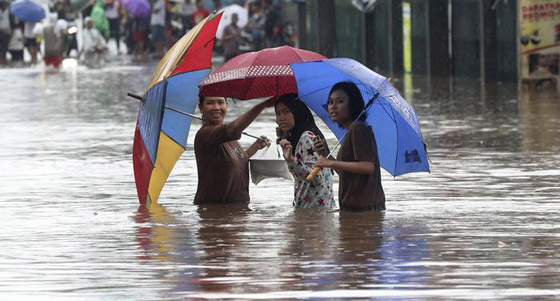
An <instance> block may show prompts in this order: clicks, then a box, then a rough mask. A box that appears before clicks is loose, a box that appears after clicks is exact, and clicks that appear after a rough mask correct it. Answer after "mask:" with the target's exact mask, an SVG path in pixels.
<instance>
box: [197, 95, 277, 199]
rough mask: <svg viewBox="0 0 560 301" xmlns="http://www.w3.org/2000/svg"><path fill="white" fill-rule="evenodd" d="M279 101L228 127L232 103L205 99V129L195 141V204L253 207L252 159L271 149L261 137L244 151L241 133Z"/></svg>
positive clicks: (260, 106)
mask: <svg viewBox="0 0 560 301" xmlns="http://www.w3.org/2000/svg"><path fill="white" fill-rule="evenodd" d="M274 103H275V99H269V100H266V101H263V102H261V103H259V104H257V105H255V106H254V107H253V108H251V109H250V110H249V111H247V112H245V113H244V114H242V115H241V116H239V117H237V118H236V119H235V120H234V121H232V122H229V123H226V124H224V117H225V115H226V114H227V109H228V103H227V101H226V99H225V98H223V97H201V98H200V101H199V104H198V108H199V109H200V111H201V112H202V116H203V118H204V125H203V126H202V127H201V128H200V129H199V130H198V132H197V133H196V137H195V138H194V153H195V157H196V165H197V169H198V187H197V189H196V195H195V197H194V203H195V204H230V203H249V165H248V162H249V158H250V157H251V156H253V155H254V154H255V152H256V151H257V150H259V149H261V148H264V147H265V146H267V145H270V140H268V138H266V137H264V136H261V139H258V140H257V141H255V143H253V144H252V145H251V146H250V147H249V148H247V149H246V150H243V148H241V145H240V144H239V142H238V141H237V140H238V139H239V138H240V137H241V133H242V132H243V130H245V128H247V127H248V126H249V125H250V124H251V122H253V121H254V120H255V118H257V116H258V115H259V114H260V113H261V112H262V110H264V109H265V108H267V107H271V106H274Z"/></svg>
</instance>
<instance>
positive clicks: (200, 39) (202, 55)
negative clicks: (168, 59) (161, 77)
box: [171, 14, 222, 75]
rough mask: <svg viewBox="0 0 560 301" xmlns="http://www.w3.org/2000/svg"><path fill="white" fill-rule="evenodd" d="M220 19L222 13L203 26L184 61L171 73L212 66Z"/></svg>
mask: <svg viewBox="0 0 560 301" xmlns="http://www.w3.org/2000/svg"><path fill="white" fill-rule="evenodd" d="M220 19H222V14H219V15H218V16H216V17H214V18H212V19H211V20H209V21H208V22H207V23H206V24H205V25H204V27H202V29H201V30H200V32H199V33H198V35H197V36H196V38H195V39H194V41H193V42H192V44H191V46H190V47H189V49H187V51H186V53H185V55H184V57H183V61H182V62H181V64H179V65H178V66H177V68H176V69H175V71H173V73H171V75H175V74H178V73H183V72H189V71H194V70H200V69H211V68H212V49H214V40H215V39H216V30H218V24H220Z"/></svg>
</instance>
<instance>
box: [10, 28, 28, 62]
mask: <svg viewBox="0 0 560 301" xmlns="http://www.w3.org/2000/svg"><path fill="white" fill-rule="evenodd" d="M23 49H24V43H23V22H21V21H20V20H18V19H17V18H15V17H14V21H13V24H12V36H11V38H10V44H9V45H8V51H9V52H10V55H11V56H12V63H13V64H15V65H18V66H21V65H23Z"/></svg>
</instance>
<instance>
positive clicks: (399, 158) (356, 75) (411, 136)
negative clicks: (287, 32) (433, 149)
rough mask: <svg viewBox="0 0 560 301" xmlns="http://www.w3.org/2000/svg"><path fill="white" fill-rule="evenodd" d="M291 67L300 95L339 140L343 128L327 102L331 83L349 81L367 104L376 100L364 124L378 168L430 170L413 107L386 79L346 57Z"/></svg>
mask: <svg viewBox="0 0 560 301" xmlns="http://www.w3.org/2000/svg"><path fill="white" fill-rule="evenodd" d="M291 67H292V69H293V72H294V76H295V78H296V81H297V86H298V95H299V98H300V99H302V100H303V102H305V103H306V104H307V105H308V106H309V108H310V109H311V110H313V111H314V112H315V113H316V114H317V115H318V116H319V117H320V118H321V119H322V120H323V121H324V122H325V123H326V124H327V126H328V127H329V128H330V129H331V130H332V131H333V132H334V134H335V135H336V136H337V138H338V139H341V138H342V137H343V136H344V132H345V129H342V128H340V127H338V125H337V124H335V123H334V122H333V121H332V120H331V119H330V118H329V114H328V111H327V106H326V103H327V100H328V98H329V93H330V90H331V88H332V86H333V85H334V84H336V83H338V82H341V81H351V82H353V83H355V84H356V85H357V86H358V88H359V89H360V91H361V93H362V97H363V98H364V101H365V102H366V103H367V102H368V101H369V100H370V99H372V98H374V99H375V100H374V102H373V105H372V106H371V107H370V109H369V110H368V111H367V113H368V118H367V123H368V124H369V125H371V127H372V129H373V132H374V134H375V140H376V142H377V149H378V152H379V162H380V165H381V167H383V169H385V170H386V171H388V172H389V173H390V174H391V175H393V176H398V175H402V174H405V173H410V172H420V171H426V172H428V171H429V170H430V169H429V165H428V160H427V157H426V149H425V144H424V141H423V138H422V133H421V132H420V124H419V123H418V119H417V118H416V114H415V113H414V109H412V107H411V106H410V105H409V104H408V102H406V100H404V99H403V98H402V96H401V95H400V94H399V92H398V91H397V90H396V89H395V88H394V87H393V85H392V84H391V83H390V82H389V81H388V80H387V78H385V77H383V76H381V75H379V74H377V73H375V72H373V71H371V70H370V69H368V68H367V67H365V66H364V65H362V64H360V63H358V62H356V61H354V60H352V59H348V58H337V59H327V60H323V61H320V62H308V63H299V64H292V65H291Z"/></svg>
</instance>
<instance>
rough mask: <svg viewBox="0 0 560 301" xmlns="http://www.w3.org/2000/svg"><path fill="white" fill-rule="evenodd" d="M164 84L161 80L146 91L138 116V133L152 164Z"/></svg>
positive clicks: (154, 159)
mask: <svg viewBox="0 0 560 301" xmlns="http://www.w3.org/2000/svg"><path fill="white" fill-rule="evenodd" d="M165 86H166V82H165V81H162V82H159V83H157V84H156V85H154V86H153V87H152V88H151V89H150V90H148V92H146V95H144V100H143V101H142V105H141V106H140V114H139V116H138V124H139V126H140V133H141V134H142V139H143V140H144V145H145V146H146V149H147V150H148V154H150V160H152V164H154V165H155V163H156V155H157V149H158V143H159V132H160V130H161V120H162V117H163V108H164V106H165V100H164V99H165Z"/></svg>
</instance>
